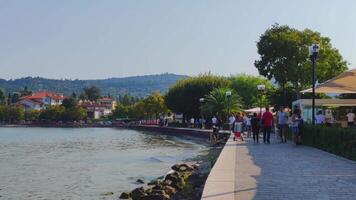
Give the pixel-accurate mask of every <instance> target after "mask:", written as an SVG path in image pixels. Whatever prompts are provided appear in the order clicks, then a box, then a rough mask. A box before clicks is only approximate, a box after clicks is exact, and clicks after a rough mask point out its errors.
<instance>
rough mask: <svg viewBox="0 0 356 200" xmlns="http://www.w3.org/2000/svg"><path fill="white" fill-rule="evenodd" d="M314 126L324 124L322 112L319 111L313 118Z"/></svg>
mask: <svg viewBox="0 0 356 200" xmlns="http://www.w3.org/2000/svg"><path fill="white" fill-rule="evenodd" d="M315 123H316V124H325V116H324V115H323V111H321V110H319V111H318V113H317V115H316V116H315Z"/></svg>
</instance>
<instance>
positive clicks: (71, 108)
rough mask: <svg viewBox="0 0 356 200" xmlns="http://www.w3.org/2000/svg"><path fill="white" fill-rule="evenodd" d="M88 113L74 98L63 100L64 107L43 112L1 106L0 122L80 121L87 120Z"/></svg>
mask: <svg viewBox="0 0 356 200" xmlns="http://www.w3.org/2000/svg"><path fill="white" fill-rule="evenodd" d="M86 117H87V112H86V110H84V109H83V108H81V107H79V106H78V105H77V102H76V100H75V99H73V98H67V99H64V100H63V104H62V105H56V106H48V107H47V108H45V109H43V110H26V109H24V108H22V107H18V106H15V105H6V104H2V105H0V122H3V123H9V124H11V123H18V122H20V121H23V120H27V121H39V122H49V121H78V120H83V119H86Z"/></svg>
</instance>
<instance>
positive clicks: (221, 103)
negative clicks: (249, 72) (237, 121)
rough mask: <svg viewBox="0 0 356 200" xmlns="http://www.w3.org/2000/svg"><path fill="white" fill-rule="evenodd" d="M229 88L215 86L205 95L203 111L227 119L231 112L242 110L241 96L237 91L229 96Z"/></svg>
mask: <svg viewBox="0 0 356 200" xmlns="http://www.w3.org/2000/svg"><path fill="white" fill-rule="evenodd" d="M228 91H231V89H228V88H215V89H213V90H212V91H211V92H210V93H209V94H208V95H206V96H205V103H204V105H202V106H201V107H200V109H201V110H202V112H203V113H206V114H208V115H216V116H217V117H218V118H219V119H221V120H223V121H226V120H227V116H228V115H229V114H231V113H236V112H238V111H241V107H242V100H241V97H240V96H238V95H237V94H236V92H235V93H232V94H231V96H227V95H226V92H228Z"/></svg>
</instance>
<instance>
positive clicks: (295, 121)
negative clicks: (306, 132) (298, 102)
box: [291, 108, 301, 145]
mask: <svg viewBox="0 0 356 200" xmlns="http://www.w3.org/2000/svg"><path fill="white" fill-rule="evenodd" d="M300 120H301V115H300V112H299V109H298V108H294V110H293V114H292V117H291V123H292V124H291V127H292V133H293V141H294V144H295V145H298V143H299V135H300V132H299V128H300Z"/></svg>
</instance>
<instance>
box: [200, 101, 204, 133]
mask: <svg viewBox="0 0 356 200" xmlns="http://www.w3.org/2000/svg"><path fill="white" fill-rule="evenodd" d="M199 102H200V104H201V106H202V105H203V103H204V102H205V98H200V99H199ZM200 116H201V118H202V119H201V128H203V124H204V116H203V111H202V108H201V107H200Z"/></svg>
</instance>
